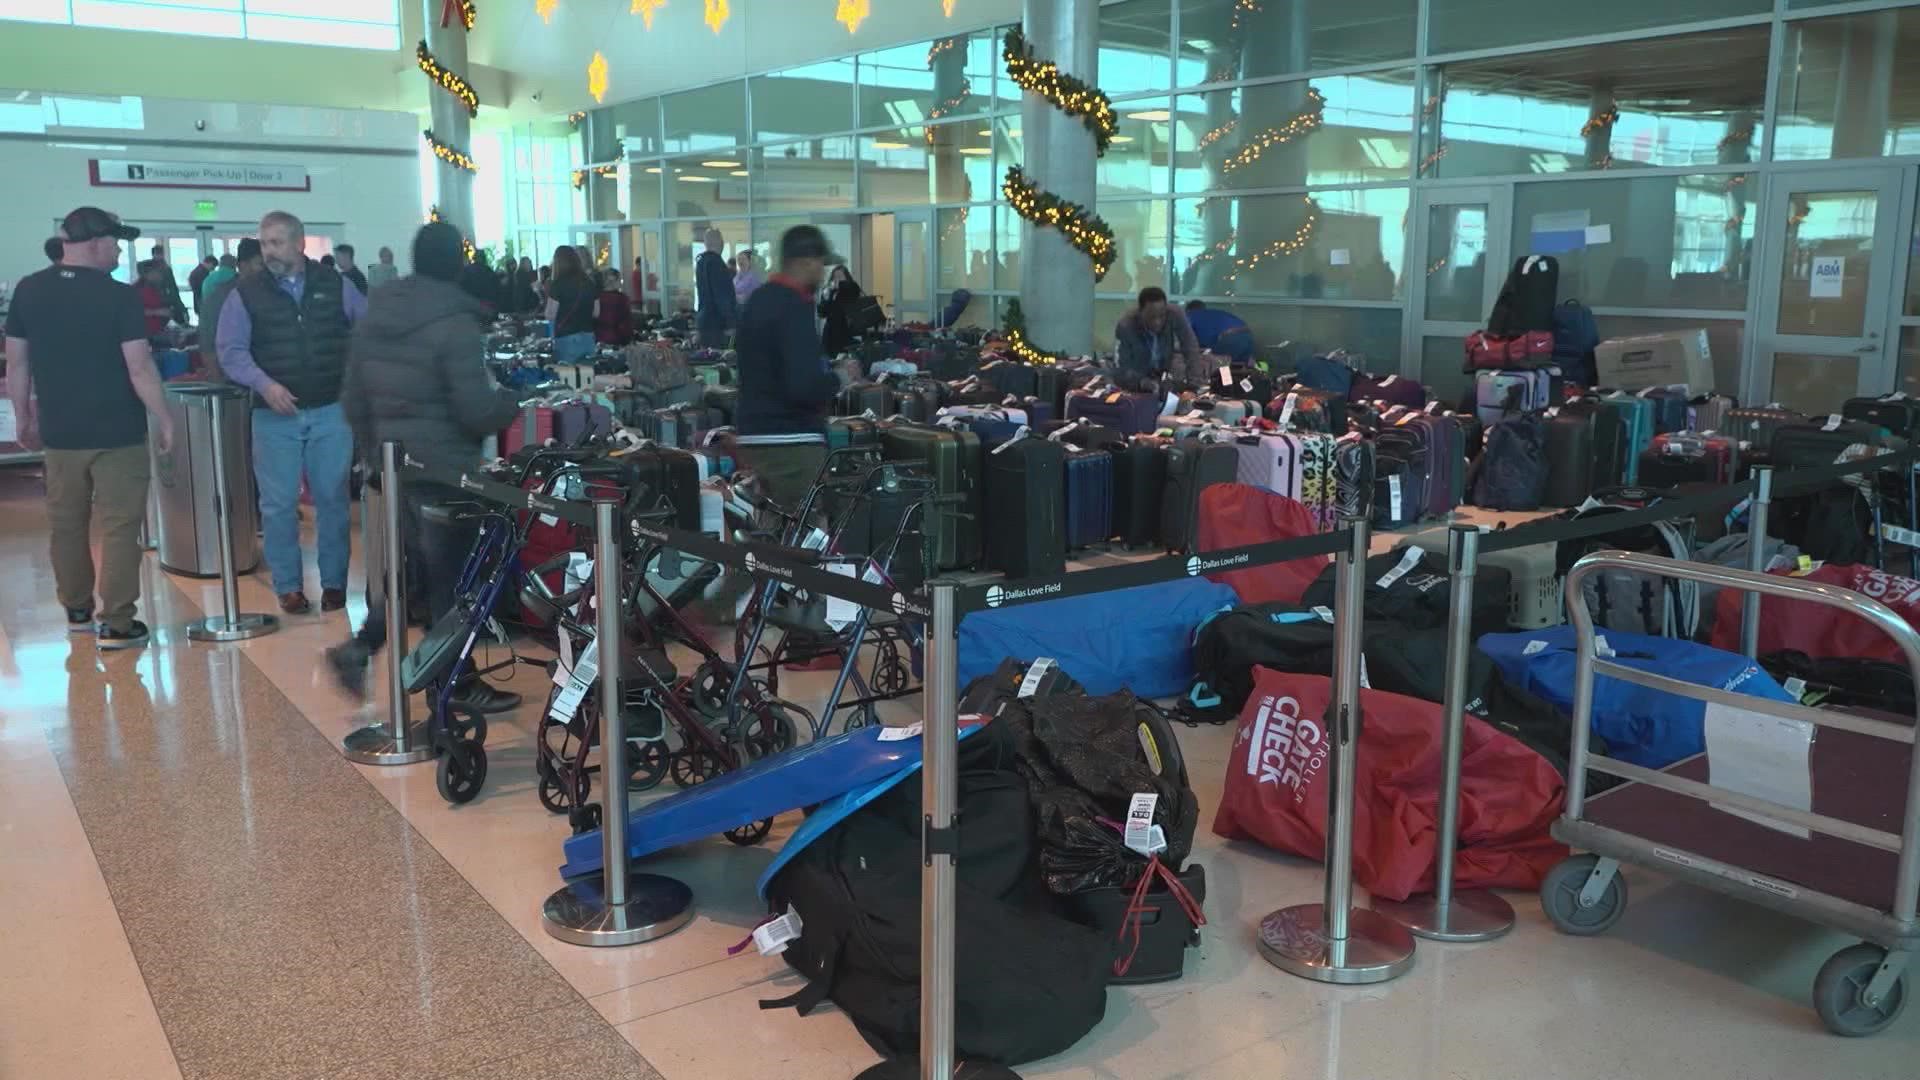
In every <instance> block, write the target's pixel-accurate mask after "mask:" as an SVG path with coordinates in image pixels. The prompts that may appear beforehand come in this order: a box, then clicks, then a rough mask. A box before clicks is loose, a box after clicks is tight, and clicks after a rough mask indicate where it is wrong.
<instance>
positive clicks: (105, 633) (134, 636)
mask: <svg viewBox="0 0 1920 1080" xmlns="http://www.w3.org/2000/svg"><path fill="white" fill-rule="evenodd" d="M94 641H95V643H96V644H98V645H99V646H100V647H101V648H103V649H136V648H139V647H140V646H142V645H145V644H146V643H147V624H146V623H143V622H141V621H140V620H139V619H133V620H131V621H130V622H128V623H127V628H126V629H125V630H116V629H114V628H113V627H111V626H108V625H107V624H106V623H101V624H100V629H99V630H97V631H95V633H94Z"/></svg>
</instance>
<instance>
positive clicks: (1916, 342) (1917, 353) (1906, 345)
mask: <svg viewBox="0 0 1920 1080" xmlns="http://www.w3.org/2000/svg"><path fill="white" fill-rule="evenodd" d="M1894 389H1895V390H1903V391H1905V392H1906V395H1907V396H1908V397H1920V326H1903V327H1901V328H1900V385H1899V386H1896V387H1894Z"/></svg>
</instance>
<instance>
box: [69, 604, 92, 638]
mask: <svg viewBox="0 0 1920 1080" xmlns="http://www.w3.org/2000/svg"><path fill="white" fill-rule="evenodd" d="M67 633H69V634H91V633H93V609H92V608H90V607H70V608H68V609H67Z"/></svg>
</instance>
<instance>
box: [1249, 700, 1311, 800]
mask: <svg viewBox="0 0 1920 1080" xmlns="http://www.w3.org/2000/svg"><path fill="white" fill-rule="evenodd" d="M1238 741H1241V742H1245V743H1246V744H1247V775H1248V776H1257V777H1259V782H1260V783H1262V784H1272V785H1274V786H1275V787H1279V786H1282V785H1284V786H1286V787H1287V788H1288V789H1289V790H1291V791H1292V792H1293V801H1294V802H1300V801H1302V800H1304V799H1305V798H1306V792H1305V791H1304V790H1303V788H1304V787H1305V784H1306V780H1307V778H1308V777H1309V776H1311V775H1313V774H1314V773H1315V772H1318V771H1319V770H1320V769H1321V767H1323V766H1324V765H1326V763H1327V740H1326V733H1325V732H1323V731H1321V730H1320V725H1319V724H1317V723H1314V722H1313V721H1312V720H1309V719H1307V718H1306V717H1304V716H1301V715H1300V702H1298V701H1296V700H1295V699H1293V698H1290V697H1283V698H1278V699H1275V698H1274V697H1273V696H1272V695H1268V696H1266V697H1263V698H1261V699H1260V709H1259V711H1258V712H1256V713H1255V714H1254V717H1253V725H1252V727H1251V728H1242V729H1241V730H1240V738H1239V740H1238Z"/></svg>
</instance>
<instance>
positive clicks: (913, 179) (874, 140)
mask: <svg viewBox="0 0 1920 1080" xmlns="http://www.w3.org/2000/svg"><path fill="white" fill-rule="evenodd" d="M1009 122H1011V123H1013V124H1015V125H1016V126H1017V125H1018V123H1019V120H1018V118H1012V119H1011V121H1009V119H1007V118H1003V119H1001V121H1000V123H1001V124H1002V125H1003V126H1004V125H1006V124H1007V123H1009ZM989 130H990V129H989V128H988V126H987V121H985V120H979V119H976V120H958V121H955V122H954V123H951V124H936V125H934V126H932V127H925V128H907V129H905V130H902V131H898V132H893V131H888V132H883V133H881V134H879V135H862V136H861V137H860V205H862V206H925V205H926V204H927V203H928V202H929V201H932V202H943V203H959V202H975V201H978V200H981V199H991V198H994V197H995V193H996V192H998V191H999V185H998V184H997V183H996V182H995V180H994V173H993V138H992V137H991V136H990V135H989V134H988V131H989Z"/></svg>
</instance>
